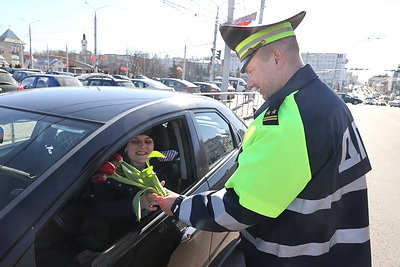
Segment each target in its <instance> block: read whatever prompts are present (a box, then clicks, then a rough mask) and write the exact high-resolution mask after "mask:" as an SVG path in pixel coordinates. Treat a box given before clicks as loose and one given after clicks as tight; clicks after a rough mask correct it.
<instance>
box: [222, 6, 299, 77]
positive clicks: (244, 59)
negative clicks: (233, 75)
mask: <svg viewBox="0 0 400 267" xmlns="http://www.w3.org/2000/svg"><path fill="white" fill-rule="evenodd" d="M305 15H306V12H305V11H302V12H300V13H299V14H297V15H295V16H293V17H290V18H288V19H285V20H282V21H280V22H276V23H273V24H268V25H258V26H237V25H230V24H223V25H221V26H220V28H219V31H220V32H221V35H222V38H223V39H224V41H225V43H226V44H227V45H228V46H229V48H230V49H232V50H234V51H236V54H237V55H238V57H239V59H240V62H241V66H240V70H241V72H244V70H245V68H246V66H247V64H248V63H249V61H250V59H251V58H252V57H253V55H254V54H255V52H256V51H257V50H258V49H259V48H260V47H262V46H264V45H267V44H269V43H272V42H274V41H277V40H279V39H282V38H285V37H289V36H294V35H295V34H294V29H296V28H297V26H298V25H299V24H300V22H301V21H302V20H303V18H304V16H305Z"/></svg>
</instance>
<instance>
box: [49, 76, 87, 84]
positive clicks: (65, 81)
mask: <svg viewBox="0 0 400 267" xmlns="http://www.w3.org/2000/svg"><path fill="white" fill-rule="evenodd" d="M55 79H56V81H57V82H58V84H59V85H60V86H81V85H82V83H81V82H80V81H79V80H78V79H77V78H75V77H71V78H70V77H55Z"/></svg>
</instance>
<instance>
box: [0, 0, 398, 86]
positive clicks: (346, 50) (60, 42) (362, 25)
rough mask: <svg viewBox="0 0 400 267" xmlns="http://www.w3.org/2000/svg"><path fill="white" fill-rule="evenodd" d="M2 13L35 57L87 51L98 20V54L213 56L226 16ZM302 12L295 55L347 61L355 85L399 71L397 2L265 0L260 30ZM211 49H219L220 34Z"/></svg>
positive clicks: (203, 9) (247, 10) (157, 6)
mask: <svg viewBox="0 0 400 267" xmlns="http://www.w3.org/2000/svg"><path fill="white" fill-rule="evenodd" d="M86 2H87V3H86ZM0 7H1V8H0V14H1V15H0V34H2V33H4V32H5V31H6V30H7V29H11V30H12V31H13V32H14V33H15V34H16V35H17V36H18V37H19V38H20V39H21V40H22V41H24V42H25V43H26V46H25V51H29V25H30V26H31V40H32V51H33V52H34V53H35V52H36V51H38V52H41V51H46V50H47V48H48V49H49V50H66V48H67V47H68V51H73V52H79V51H81V40H82V36H83V34H85V35H86V39H87V41H88V50H90V51H93V50H94V15H95V14H96V17H97V50H98V54H126V53H127V52H128V53H130V54H132V53H135V52H145V53H149V54H151V55H157V56H159V57H165V56H166V55H168V56H169V57H175V56H177V57H184V51H185V47H186V57H187V58H202V57H207V56H211V48H212V42H213V39H214V29H215V20H216V15H217V10H218V15H219V20H218V21H219V23H224V22H226V20H227V14H228V1H226V0H112V1H111V0H87V1H85V0H68V1H67V0H12V1H10V0H0ZM260 7H261V0H235V8H234V16H233V18H234V19H237V18H240V17H243V16H245V15H249V14H251V13H253V12H258V13H257V14H259V11H260ZM95 10H97V11H96V12H95ZM303 10H304V11H306V12H307V15H306V16H305V18H304V20H303V22H302V23H301V24H300V25H299V26H298V28H297V29H296V30H295V32H296V35H297V38H298V41H299V45H300V50H301V51H300V52H302V53H306V52H310V53H343V54H346V55H347V59H348V60H349V62H348V63H347V64H346V68H347V69H348V70H349V71H352V72H353V74H354V75H358V76H359V80H361V81H367V80H368V78H370V77H372V76H374V75H384V74H391V70H394V69H397V66H398V65H399V64H400V49H399V45H398V44H399V43H400V34H398V26H397V24H398V19H397V17H398V12H399V11H400V1H399V0H302V1H299V0H266V1H265V8H264V16H263V24H270V23H274V22H278V21H281V20H283V19H286V18H289V17H291V16H293V15H295V14H297V13H299V12H300V11H303ZM258 21H259V18H258V16H257V19H256V21H254V22H253V24H257V23H258ZM217 49H218V50H224V49H225V45H224V42H223V40H222V38H221V36H220V34H219V32H218V33H217ZM223 54H224V53H222V55H223ZM354 68H357V69H362V70H350V69H354Z"/></svg>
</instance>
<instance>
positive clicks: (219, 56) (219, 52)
mask: <svg viewBox="0 0 400 267" xmlns="http://www.w3.org/2000/svg"><path fill="white" fill-rule="evenodd" d="M215 57H216V58H217V59H221V50H217V55H215Z"/></svg>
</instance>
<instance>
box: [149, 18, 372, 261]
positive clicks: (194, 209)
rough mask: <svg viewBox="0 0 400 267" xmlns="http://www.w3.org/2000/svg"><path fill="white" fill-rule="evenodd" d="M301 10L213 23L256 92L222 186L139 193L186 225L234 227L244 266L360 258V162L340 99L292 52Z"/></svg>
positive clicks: (363, 203) (363, 218)
mask: <svg viewBox="0 0 400 267" xmlns="http://www.w3.org/2000/svg"><path fill="white" fill-rule="evenodd" d="M304 16H305V12H300V13H299V14H297V15H295V16H293V17H291V18H289V19H286V20H283V21H281V22H278V23H274V24H269V25H261V26H255V27H249V26H244V27H243V26H233V25H222V26H221V27H220V32H221V34H222V37H223V38H224V40H225V42H226V43H227V45H228V46H229V47H230V48H231V49H232V50H235V51H236V53H237V55H238V57H239V59H240V60H241V64H242V66H241V70H242V72H246V73H247V74H248V86H249V87H253V88H256V89H258V90H259V91H260V93H261V94H262V95H263V97H264V99H265V100H266V101H265V103H264V104H263V105H262V106H261V108H260V109H259V110H258V111H257V112H256V114H255V119H254V121H253V122H252V123H251V125H250V126H249V128H248V130H247V133H246V135H245V138H244V141H243V144H242V149H243V150H242V152H241V153H240V154H239V157H238V168H237V169H236V171H235V172H234V174H233V175H232V177H231V178H230V179H229V180H228V181H227V182H226V184H225V187H224V188H223V189H221V190H219V191H212V192H205V193H202V194H196V195H193V196H179V195H177V194H175V193H173V192H170V195H169V196H167V197H165V198H162V197H158V196H156V195H154V194H153V195H151V196H149V198H151V201H153V204H158V205H160V207H161V208H162V209H163V210H164V211H165V212H166V213H167V214H169V215H171V216H175V217H176V218H178V219H179V220H181V221H182V222H184V223H186V224H188V225H191V226H194V227H197V228H200V229H203V230H207V231H240V235H241V242H242V247H243V251H244V256H245V261H246V265H247V266H296V267H298V266H307V267H309V266H341V267H343V266H351V267H353V266H370V265H371V251H370V239H369V218H368V199H367V185H366V177H365V174H366V173H367V172H368V171H370V169H371V166H370V162H369V159H368V156H367V153H366V150H365V148H364V144H363V142H362V139H361V136H360V132H359V130H358V128H357V126H356V124H355V122H354V119H353V117H352V115H351V113H350V111H349V109H348V108H347V106H346V104H345V103H344V102H343V101H342V100H341V99H340V98H339V97H338V96H337V95H336V94H335V93H334V92H333V91H332V89H330V88H329V87H328V86H327V85H326V84H324V83H323V82H322V81H321V80H319V79H318V77H317V75H316V74H315V72H314V71H313V70H312V68H311V66H309V65H304V64H303V62H302V59H301V57H300V54H299V48H298V44H297V40H296V37H295V33H294V29H295V28H296V27H297V26H298V25H299V24H300V22H301V21H302V20H303V18H304Z"/></svg>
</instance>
